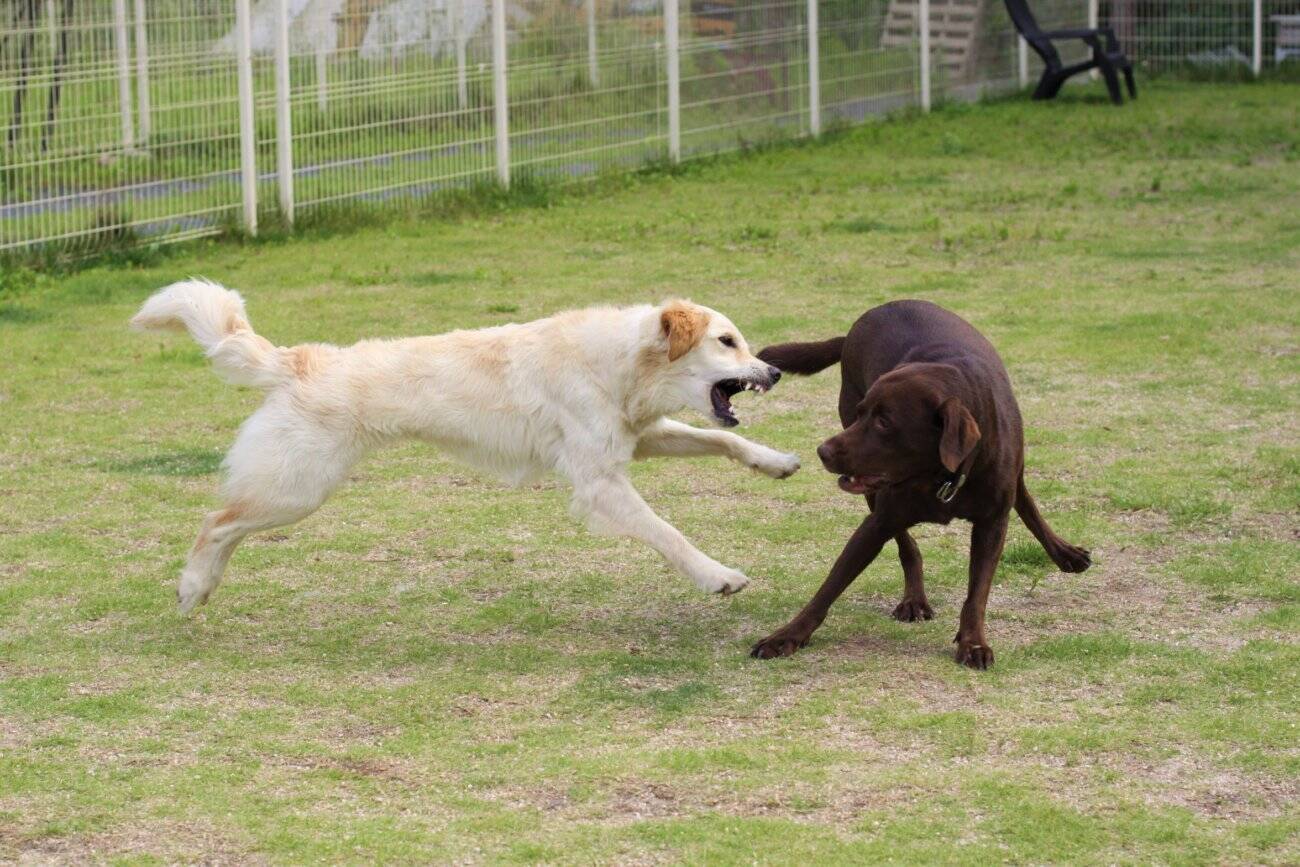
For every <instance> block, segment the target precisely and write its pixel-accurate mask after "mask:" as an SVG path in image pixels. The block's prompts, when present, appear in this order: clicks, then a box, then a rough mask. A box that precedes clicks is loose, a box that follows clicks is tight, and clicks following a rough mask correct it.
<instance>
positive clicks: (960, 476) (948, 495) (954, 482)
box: [934, 473, 966, 504]
mask: <svg viewBox="0 0 1300 867" xmlns="http://www.w3.org/2000/svg"><path fill="white" fill-rule="evenodd" d="M964 484H966V474H965V473H953V474H952V475H950V476H949V477H948V478H946V479H944V480H943V481H942V482H941V483H940V484H939V490H937V491H935V492H934V495H935V496H936V497H938V498H939V502H941V503H945V504H946V503H951V502H952V501H953V499H954V498H955V497H956V496H957V492H958V491H960V490H961V486H962V485H964Z"/></svg>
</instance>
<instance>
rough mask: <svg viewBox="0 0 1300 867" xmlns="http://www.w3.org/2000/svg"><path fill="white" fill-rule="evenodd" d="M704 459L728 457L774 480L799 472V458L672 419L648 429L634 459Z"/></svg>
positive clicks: (637, 447)
mask: <svg viewBox="0 0 1300 867" xmlns="http://www.w3.org/2000/svg"><path fill="white" fill-rule="evenodd" d="M702 455H721V456H723V457H728V458H731V459H732V460H733V461H736V462H737V463H741V464H744V465H745V466H747V467H750V468H751V469H754V470H757V471H758V472H760V473H763V474H764V475H768V476H771V477H772V478H774V479H784V478H785V477H786V476H791V475H794V473H795V471H796V470H798V469H799V456H798V455H792V454H787V453H785V452H778V451H777V450H776V449H771V448H768V447H767V446H763V445H759V444H758V443H755V442H750V441H749V440H747V439H745V438H744V437H742V436H737V435H736V434H734V433H731V432H730V431H724V430H703V429H701V428H697V427H691V426H690V425H688V424H682V423H681V422H679V421H673V420H672V419H670V418H662V419H660V420H659V421H657V422H655V423H654V424H653V425H651V426H650V427H648V428H646V430H645V431H644V432H643V433H642V434H641V437H640V439H638V440H637V442H636V453H635V454H634V455H633V457H635V458H637V459H638V460H639V459H642V458H654V457H674V458H687V457H699V456H702Z"/></svg>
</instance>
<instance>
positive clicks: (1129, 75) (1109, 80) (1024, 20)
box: [1004, 0, 1137, 105]
mask: <svg viewBox="0 0 1300 867" xmlns="http://www.w3.org/2000/svg"><path fill="white" fill-rule="evenodd" d="M1004 2H1005V3H1006V4H1007V12H1008V13H1009V14H1010V15H1011V21H1012V23H1013V24H1015V25H1016V29H1017V30H1019V31H1020V35H1021V36H1023V37H1024V38H1025V41H1026V42H1028V43H1029V46H1030V47H1031V48H1033V49H1034V52H1035V53H1037V54H1038V56H1039V57H1041V58H1042V59H1043V77H1042V78H1040V79H1039V80H1038V87H1036V88H1035V89H1034V99H1051V98H1052V97H1054V96H1056V94H1057V93H1058V92H1059V91H1060V89H1061V85H1062V84H1065V80H1066V79H1067V78H1069V77H1070V76H1072V75H1078V74H1079V73H1080V72H1087V71H1088V70H1089V69H1097V70H1100V71H1101V74H1102V77H1103V78H1105V79H1106V89H1107V90H1109V91H1110V100H1111V102H1113V103H1115V104H1116V105H1123V104H1124V97H1123V96H1122V95H1121V94H1120V90H1119V76H1118V75H1117V74H1116V70H1119V71H1122V72H1123V73H1124V81H1125V83H1127V84H1128V95H1129V96H1130V97H1131V98H1133V99H1137V86H1136V85H1134V84H1133V64H1132V63H1130V62H1129V59H1128V58H1127V57H1125V56H1124V52H1123V51H1121V50H1120V46H1119V40H1118V39H1116V38H1115V31H1114V30H1111V29H1110V28H1109V27H1098V28H1097V29H1095V30H1093V29H1079V30H1043V29H1042V28H1041V27H1039V26H1038V21H1037V20H1036V19H1035V18H1034V13H1033V12H1031V11H1029V4H1028V3H1027V2H1025V0H1004ZM1068 39H1078V40H1080V41H1081V42H1083V43H1084V44H1085V45H1087V46H1088V47H1089V48H1091V49H1092V57H1090V58H1089V59H1087V60H1085V61H1083V62H1082V63H1073V64H1071V65H1069V66H1066V65H1065V64H1064V63H1062V62H1061V55H1060V54H1058V53H1057V51H1056V47H1055V46H1053V45H1052V43H1053V42H1062V41H1065V40H1068ZM1103 39H1105V44H1104V45H1103V44H1102V40H1103Z"/></svg>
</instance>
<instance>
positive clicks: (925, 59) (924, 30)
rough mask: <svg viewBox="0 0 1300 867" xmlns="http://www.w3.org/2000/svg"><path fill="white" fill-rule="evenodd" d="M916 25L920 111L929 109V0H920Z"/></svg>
mask: <svg viewBox="0 0 1300 867" xmlns="http://www.w3.org/2000/svg"><path fill="white" fill-rule="evenodd" d="M916 26H917V27H919V28H920V35H921V57H920V64H921V111H929V110H930V0H920V4H919V8H918V9H917V12H916Z"/></svg>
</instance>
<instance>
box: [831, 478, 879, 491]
mask: <svg viewBox="0 0 1300 867" xmlns="http://www.w3.org/2000/svg"><path fill="white" fill-rule="evenodd" d="M884 482H885V477H884V476H849V475H843V476H840V478H839V483H840V490H841V491H844V492H845V493H849V494H869V493H871V492H872V491H874V490H875V489H876V488H878V487H880V486H881V485H882V484H884Z"/></svg>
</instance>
